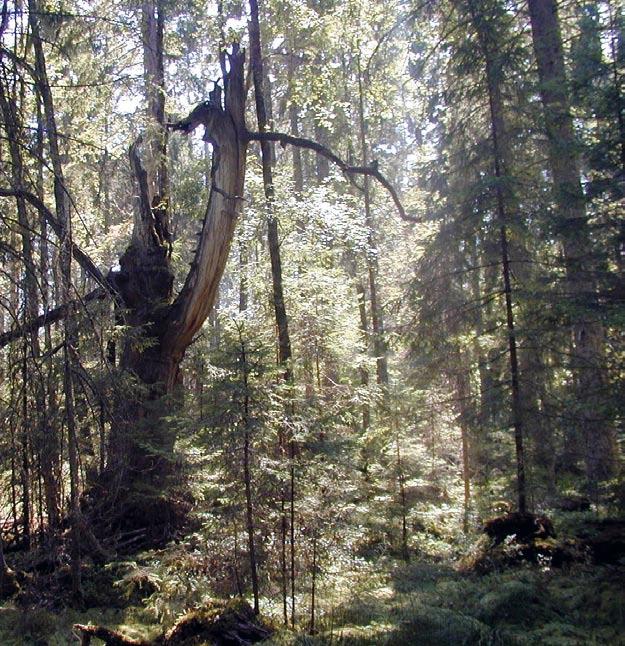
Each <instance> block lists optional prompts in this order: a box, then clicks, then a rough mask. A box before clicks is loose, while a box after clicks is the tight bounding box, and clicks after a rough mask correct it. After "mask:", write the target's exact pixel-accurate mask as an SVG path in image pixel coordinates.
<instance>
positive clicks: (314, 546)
mask: <svg viewBox="0 0 625 646" xmlns="http://www.w3.org/2000/svg"><path fill="white" fill-rule="evenodd" d="M312 551H313V561H312V573H311V574H312V582H311V587H310V624H309V628H308V630H309V632H310V634H311V635H314V634H315V632H316V628H315V610H316V600H317V599H316V596H317V595H316V593H317V533H316V532H315V533H314V534H313V538H312Z"/></svg>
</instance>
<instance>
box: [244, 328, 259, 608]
mask: <svg viewBox="0 0 625 646" xmlns="http://www.w3.org/2000/svg"><path fill="white" fill-rule="evenodd" d="M239 343H240V346H241V347H240V349H241V355H240V358H241V375H242V377H243V391H244V396H243V397H244V399H243V420H242V421H243V479H244V483H245V517H246V523H247V542H248V551H249V557H250V572H251V576H252V594H253V596H254V612H255V613H256V614H258V613H259V612H260V608H259V603H258V602H259V590H258V564H257V560H256V541H255V539H254V533H255V529H254V527H255V525H254V506H253V502H252V467H251V459H252V456H251V451H252V447H251V438H250V432H251V431H250V417H249V415H250V411H249V392H248V388H249V382H248V363H247V354H246V350H245V342H244V340H243V337H242V336H241V334H240V333H239Z"/></svg>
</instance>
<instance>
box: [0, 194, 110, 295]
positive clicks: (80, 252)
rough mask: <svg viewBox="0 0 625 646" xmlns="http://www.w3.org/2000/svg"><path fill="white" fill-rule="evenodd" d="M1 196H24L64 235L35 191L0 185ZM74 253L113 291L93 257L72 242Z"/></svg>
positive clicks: (81, 264) (86, 269) (84, 266)
mask: <svg viewBox="0 0 625 646" xmlns="http://www.w3.org/2000/svg"><path fill="white" fill-rule="evenodd" d="M0 197H15V198H22V199H24V200H26V201H27V202H29V203H30V204H31V205H32V206H33V207H35V208H36V209H37V211H39V213H40V214H41V215H42V216H43V217H44V218H45V219H46V220H47V221H48V223H49V224H50V226H51V227H52V229H53V230H54V233H55V234H56V235H57V236H58V237H59V238H60V237H61V235H62V228H61V223H60V222H59V221H58V220H57V219H56V216H55V215H54V214H53V213H52V211H50V209H49V208H48V207H47V206H46V205H45V204H44V203H43V201H42V200H41V199H39V198H38V197H37V196H36V195H35V194H34V193H31V192H29V191H26V190H24V189H9V188H2V187H0ZM72 255H73V257H74V258H75V259H76V262H77V263H78V264H79V265H80V266H81V267H82V268H83V269H84V270H85V271H86V272H87V273H88V274H89V275H90V276H91V277H92V278H93V279H94V280H95V281H96V282H97V283H98V284H99V285H100V286H101V287H104V289H106V290H107V292H111V291H112V290H111V285H110V284H109V282H108V281H107V279H106V278H105V276H104V274H102V272H101V271H100V270H99V269H98V268H97V267H96V264H95V263H94V262H93V260H91V258H90V257H89V256H88V255H87V254H86V253H85V252H84V251H83V250H82V249H81V248H80V247H79V246H78V245H77V244H75V243H72Z"/></svg>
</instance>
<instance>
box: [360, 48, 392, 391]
mask: <svg viewBox="0 0 625 646" xmlns="http://www.w3.org/2000/svg"><path fill="white" fill-rule="evenodd" d="M357 61H358V117H359V135H360V155H361V157H362V165H363V166H367V164H368V163H369V159H368V157H369V151H368V146H367V125H366V122H365V97H364V87H363V81H362V70H361V69H360V55H358V59H357ZM364 200H365V223H366V225H367V228H368V230H369V232H368V243H369V251H368V253H367V257H366V261H367V273H368V276H369V298H370V302H371V328H372V332H373V352H374V354H375V360H376V366H377V379H378V384H380V385H381V386H383V387H386V386H388V358H387V354H388V349H387V345H386V339H385V336H384V318H383V315H382V309H381V307H380V303H379V298H378V260H377V248H376V240H375V223H374V221H373V214H372V212H371V187H370V182H369V178H368V177H367V176H365V177H364Z"/></svg>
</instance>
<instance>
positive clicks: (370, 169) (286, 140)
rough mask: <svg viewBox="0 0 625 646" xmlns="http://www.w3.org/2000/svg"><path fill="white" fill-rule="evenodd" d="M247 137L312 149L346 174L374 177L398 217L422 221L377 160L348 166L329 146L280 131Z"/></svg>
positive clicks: (253, 134)
mask: <svg viewBox="0 0 625 646" xmlns="http://www.w3.org/2000/svg"><path fill="white" fill-rule="evenodd" d="M247 138H248V140H249V141H276V142H278V143H279V144H281V145H282V146H286V145H291V146H297V147H298V148H307V149H308V150H314V151H315V152H316V153H317V154H318V155H321V156H322V157H325V158H326V159H329V160H330V161H331V162H332V163H333V164H336V165H337V166H338V167H339V168H340V169H341V170H342V171H343V172H344V173H345V174H346V175H368V176H369V177H373V178H374V179H376V180H377V181H378V182H379V183H380V184H381V185H382V186H383V187H384V188H385V189H386V190H387V192H388V194H389V195H390V196H391V198H392V200H393V203H394V204H395V208H396V209H397V212H398V213H399V217H400V218H401V219H402V220H405V221H406V222H422V221H423V220H422V219H421V218H417V217H415V216H413V215H408V213H406V210H405V209H404V206H403V204H402V203H401V200H400V199H399V195H398V194H397V191H396V190H395V188H394V187H393V185H392V184H391V183H390V182H389V181H388V180H387V179H386V177H384V175H382V173H381V172H380V171H379V170H378V163H377V161H373V162H371V165H370V166H350V165H349V164H348V163H347V162H345V161H343V160H342V159H341V158H340V157H339V156H338V155H336V154H334V153H333V152H332V151H331V150H330V149H329V148H326V147H325V146H323V145H321V144H319V143H317V142H316V141H312V140H310V139H304V138H303V137H293V136H292V135H287V134H285V133H282V132H248V133H247Z"/></svg>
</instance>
